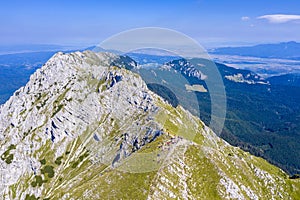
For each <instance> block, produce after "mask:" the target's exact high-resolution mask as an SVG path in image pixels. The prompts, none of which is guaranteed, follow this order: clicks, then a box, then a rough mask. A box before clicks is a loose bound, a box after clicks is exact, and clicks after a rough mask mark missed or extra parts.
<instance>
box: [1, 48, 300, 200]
mask: <svg viewBox="0 0 300 200" xmlns="http://www.w3.org/2000/svg"><path fill="white" fill-rule="evenodd" d="M120 58H121V57H119V56H117V55H114V54H111V53H99V54H95V53H93V52H90V51H87V52H83V53H80V52H75V53H70V54H63V53H57V54H56V55H55V56H53V57H52V58H51V59H50V60H49V61H48V62H47V63H46V64H45V65H44V66H43V67H42V68H41V69H39V70H37V72H36V73H34V74H33V75H32V76H31V77H30V81H29V82H28V83H27V84H26V86H25V87H22V88H21V89H19V90H18V91H16V92H15V93H14V95H13V96H12V97H11V98H10V99H9V100H8V101H7V102H6V103H5V104H3V105H1V106H0V119H1V120H0V139H1V140H0V145H1V150H0V155H1V160H0V164H1V166H2V170H1V172H0V173H1V174H0V176H1V178H2V182H1V183H2V185H0V186H1V187H2V188H1V189H2V190H0V191H2V193H0V194H1V195H2V198H3V199H37V198H40V199H42V198H43V199H72V198H73V199H91V198H93V199H103V198H114V199H120V198H123V199H158V198H159V199H167V198H176V197H177V198H180V199H196V198H209V199H212V198H213V199H224V198H227V199H260V198H273V199H279V198H288V199H295V198H296V197H297V196H298V195H299V184H300V183H299V181H298V180H292V179H289V178H288V175H287V174H285V173H284V172H283V171H282V170H280V169H279V168H277V167H275V166H272V165H270V164H269V163H267V162H266V161H264V160H263V159H261V158H257V157H255V156H252V155H250V154H249V153H245V152H243V151H242V150H240V149H239V148H236V147H232V146H230V145H229V144H228V143H227V142H225V141H223V140H222V139H220V138H218V137H217V136H216V135H215V134H214V133H213V132H212V131H211V130H210V129H209V128H208V127H207V126H206V125H205V124H204V123H203V122H201V121H200V120H199V119H198V118H197V117H194V116H192V115H191V114H190V113H189V112H188V111H185V110H184V109H183V108H182V107H181V106H177V107H173V106H171V105H170V104H168V103H167V102H165V101H164V100H163V99H162V98H161V97H159V96H157V95H156V94H154V93H153V92H151V91H150V90H149V89H148V88H147V86H146V83H145V82H144V81H143V80H142V79H141V77H140V76H139V75H138V74H135V73H133V72H130V71H128V70H126V69H124V65H121V66H120V67H117V66H113V65H111V64H112V63H114V64H116V62H114V61H115V60H116V59H117V60H118V59H120ZM119 61H120V60H119ZM127 61H128V59H125V60H124V62H127ZM118 63H121V64H122V62H118ZM127 64H128V65H130V66H132V65H134V63H131V62H129V63H127ZM132 67H134V66H132ZM153 152H154V153H153ZM145 156H146V157H145ZM141 161H143V162H141ZM4 172H5V173H4ZM258 185H259V187H257V186H258ZM137 194H138V196H137Z"/></svg>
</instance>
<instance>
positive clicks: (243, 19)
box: [241, 16, 250, 21]
mask: <svg viewBox="0 0 300 200" xmlns="http://www.w3.org/2000/svg"><path fill="white" fill-rule="evenodd" d="M241 20H242V21H248V20H250V17H248V16H244V17H242V18H241Z"/></svg>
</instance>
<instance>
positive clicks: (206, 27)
mask: <svg viewBox="0 0 300 200" xmlns="http://www.w3.org/2000/svg"><path fill="white" fill-rule="evenodd" d="M0 24H1V31H0V45H10V44H62V45H91V44H97V43H99V42H101V41H102V40H104V39H105V38H107V37H109V36H111V35H113V34H116V33H118V32H120V31H125V30H128V29H132V28H138V27H145V26H155V27H164V28H171V29H175V30H177V31H180V32H183V33H185V34H187V35H189V36H191V37H192V38H194V39H196V40H197V41H199V42H200V44H203V45H204V46H214V45H238V44H253V43H265V42H280V41H290V40H294V41H300V34H299V33H300V1H298V0H289V1H283V0H280V1H279V0H263V1H262V0H186V1H174V0H173V1H169V0H166V1H156V0H152V1H143V0H139V1H116V0H110V1H96V0H85V1H82V0H78V1H74V0H73V1H71V0H60V1H59V0H51V1H49V0H39V1H32V0H27V1H21V0H6V1H5V0H3V1H1V3H0Z"/></svg>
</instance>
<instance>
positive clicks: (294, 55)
mask: <svg viewBox="0 0 300 200" xmlns="http://www.w3.org/2000/svg"><path fill="white" fill-rule="evenodd" d="M210 53H213V54H223V55H239V56H251V57H261V58H282V59H300V43H297V42H294V41H291V42H282V43H278V44H260V45H255V46H245V47H222V48H216V49H212V50H210Z"/></svg>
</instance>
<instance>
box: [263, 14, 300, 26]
mask: <svg viewBox="0 0 300 200" xmlns="http://www.w3.org/2000/svg"><path fill="white" fill-rule="evenodd" d="M257 19H266V20H268V21H269V22H270V23H275V24H280V23H286V22H290V21H295V20H300V15H283V14H277V15H263V16H260V17H257Z"/></svg>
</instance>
